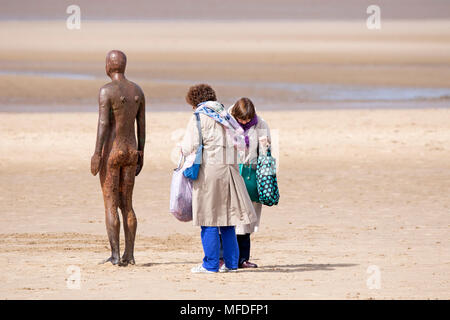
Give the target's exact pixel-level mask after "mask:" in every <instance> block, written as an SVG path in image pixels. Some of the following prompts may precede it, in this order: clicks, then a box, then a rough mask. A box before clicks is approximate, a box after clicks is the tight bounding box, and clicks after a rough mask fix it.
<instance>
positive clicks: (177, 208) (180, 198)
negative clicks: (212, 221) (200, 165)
mask: <svg viewBox="0 0 450 320" xmlns="http://www.w3.org/2000/svg"><path fill="white" fill-rule="evenodd" d="M183 159H184V156H183V155H182V156H181V158H180V161H179V163H178V167H177V168H176V169H174V170H173V174H172V183H171V185H170V213H172V214H173V215H174V217H175V218H177V219H178V220H180V221H183V222H187V221H192V180H191V179H188V178H186V177H185V176H184V175H183V171H184V169H186V168H188V167H190V166H192V164H193V163H194V160H195V154H191V155H189V156H188V157H186V159H185V160H184V164H183V166H182V167H180V166H181V162H182V161H183Z"/></svg>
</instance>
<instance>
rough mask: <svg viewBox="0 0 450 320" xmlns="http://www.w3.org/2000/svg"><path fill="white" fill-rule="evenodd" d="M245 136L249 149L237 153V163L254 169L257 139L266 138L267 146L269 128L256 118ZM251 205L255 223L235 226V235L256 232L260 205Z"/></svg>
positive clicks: (261, 119)
mask: <svg viewBox="0 0 450 320" xmlns="http://www.w3.org/2000/svg"><path fill="white" fill-rule="evenodd" d="M230 111H231V110H229V111H228V112H230ZM247 135H248V138H249V148H248V150H246V151H245V152H239V153H238V154H239V156H238V162H239V163H247V164H252V165H253V166H254V167H256V164H257V162H258V145H260V143H259V138H260V137H267V138H268V142H269V144H270V142H271V137H270V130H269V126H268V125H267V123H266V121H264V119H263V118H261V117H260V116H258V124H257V125H256V126H253V127H251V128H250V129H249V130H248V132H247ZM260 150H264V148H263V147H262V146H261V145H260ZM261 153H262V152H261ZM252 204H253V207H254V209H255V213H256V217H257V219H256V221H254V222H252V223H250V224H242V225H239V226H237V227H236V234H246V233H253V232H256V231H258V228H259V223H260V221H261V211H262V204H261V203H258V202H252Z"/></svg>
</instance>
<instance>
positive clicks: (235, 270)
mask: <svg viewBox="0 0 450 320" xmlns="http://www.w3.org/2000/svg"><path fill="white" fill-rule="evenodd" d="M237 270H238V269H229V268H227V266H226V265H225V263H224V264H223V265H221V266H220V268H219V272H237Z"/></svg>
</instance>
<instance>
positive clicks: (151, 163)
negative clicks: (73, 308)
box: [0, 109, 450, 299]
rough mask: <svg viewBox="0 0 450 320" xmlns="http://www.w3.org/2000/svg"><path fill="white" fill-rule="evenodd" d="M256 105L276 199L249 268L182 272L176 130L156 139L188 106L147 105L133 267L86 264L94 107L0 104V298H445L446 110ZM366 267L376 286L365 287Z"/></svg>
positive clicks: (98, 224) (96, 254)
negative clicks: (175, 202) (10, 110)
mask: <svg viewBox="0 0 450 320" xmlns="http://www.w3.org/2000/svg"><path fill="white" fill-rule="evenodd" d="M261 115H262V116H263V117H264V118H265V119H266V120H267V121H268V122H269V123H270V124H271V126H272V128H273V130H278V133H279V141H280V144H279V148H280V155H279V160H280V170H279V183H280V190H281V197H282V198H281V202H280V205H279V206H277V207H273V208H264V210H263V219H262V226H261V230H260V231H259V232H258V233H256V234H255V235H254V236H253V243H252V245H253V249H252V257H253V258H252V260H253V261H255V262H256V263H258V264H259V266H260V268H258V269H255V270H251V271H247V270H245V271H242V272H238V273H237V274H217V275H192V274H191V273H190V268H191V267H192V266H194V265H195V264H197V263H198V262H199V261H201V259H202V248H201V243H200V238H199V233H200V230H199V229H198V228H196V227H193V226H192V225H191V224H190V223H181V222H178V221H176V220H175V218H173V217H172V216H170V215H169V213H168V209H167V208H168V202H169V183H170V178H171V169H172V168H173V167H174V165H173V163H172V162H171V158H170V154H171V150H172V148H173V147H174V145H175V143H176V140H171V143H167V141H168V140H169V138H170V137H176V136H177V134H176V133H177V130H180V128H183V127H184V125H185V122H186V120H187V119H188V118H189V113H170V114H168V113H163V112H161V113H149V114H148V115H147V119H148V123H149V130H148V133H149V140H148V145H147V148H146V164H145V167H144V170H143V172H142V173H141V175H140V176H139V177H138V179H137V182H136V187H135V197H134V204H135V205H134V207H135V210H136V213H137V217H138V237H137V242H136V259H137V265H136V266H130V267H127V268H118V267H113V266H111V265H97V263H98V262H99V261H101V260H102V259H104V258H106V256H107V255H108V254H109V246H108V241H107V237H106V232H105V226H104V216H103V201H102V196H101V193H100V186H99V181H98V177H95V178H94V177H92V176H91V175H90V172H89V159H90V155H91V153H92V148H93V145H94V142H95V135H94V134H93V132H95V129H96V123H97V117H96V114H94V113H76V114H66V113H58V114H45V113H37V114H23V115H20V116H18V115H16V114H2V116H1V118H0V128H1V129H0V141H2V143H1V144H0V155H1V156H0V164H1V167H0V170H1V180H2V183H1V185H0V188H1V190H0V195H1V201H2V203H3V207H4V210H3V212H4V214H3V215H2V217H1V218H0V225H1V233H2V237H1V240H0V246H1V250H0V262H1V265H2V268H1V269H2V272H1V276H0V277H1V278H0V280H1V282H2V287H1V289H0V297H1V298H2V299H13V298H25V299H37V298H39V299H41V298H43V299H50V298H57V299H60V298H61V299H67V298H75V299H78V298H89V299H91V298H92V299H107V298H112V299H115V298H123V297H124V296H126V298H135V299H216V298H217V299H329V298H331V299H347V298H349V299H370V298H375V299H409V298H412V299H419V298H424V299H427V298H430V299H435V298H440V299H448V298H450V296H449V286H450V283H449V279H448V271H449V268H450V255H449V252H450V250H449V249H450V248H449V241H448V240H449V239H448V229H449V227H450V219H449V208H450V200H449V198H448V194H447V193H448V192H447V190H448V189H449V187H450V170H449V169H450V165H449V162H448V157H449V156H450V149H449V146H448V141H449V139H450V127H449V124H448V118H449V110H448V109H440V110H414V111H413V110H379V111H370V110H352V111H350V110H337V111H298V112H287V113H282V114H280V113H277V112H264V113H262V114H261ZM169 116H170V117H171V119H172V121H171V122H170V123H168V122H167V117H169ZM122 238H123V233H122ZM122 248H123V246H122ZM71 265H75V266H78V267H80V268H81V276H82V278H81V279H82V280H81V289H80V290H69V289H68V288H67V287H66V279H67V278H68V276H69V274H67V273H66V269H67V268H68V267H69V266H71ZM372 265H376V266H378V267H379V269H380V272H381V288H380V289H372V290H371V289H368V287H367V284H366V282H367V279H368V278H369V276H370V274H368V273H366V271H367V268H368V267H369V266H372Z"/></svg>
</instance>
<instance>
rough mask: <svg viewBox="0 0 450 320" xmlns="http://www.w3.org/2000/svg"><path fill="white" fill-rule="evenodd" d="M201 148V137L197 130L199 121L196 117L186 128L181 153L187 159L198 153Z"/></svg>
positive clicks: (192, 118) (193, 117)
mask: <svg viewBox="0 0 450 320" xmlns="http://www.w3.org/2000/svg"><path fill="white" fill-rule="evenodd" d="M198 146H199V135H198V129H197V119H196V117H195V115H193V116H192V117H191V119H190V120H189V123H188V125H187V128H186V132H185V134H184V137H183V140H182V141H181V143H180V147H181V152H182V153H183V155H184V156H185V157H187V156H188V155H190V154H191V153H192V152H194V151H196V150H197V148H198Z"/></svg>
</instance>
